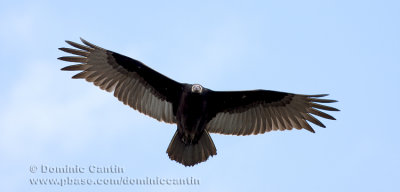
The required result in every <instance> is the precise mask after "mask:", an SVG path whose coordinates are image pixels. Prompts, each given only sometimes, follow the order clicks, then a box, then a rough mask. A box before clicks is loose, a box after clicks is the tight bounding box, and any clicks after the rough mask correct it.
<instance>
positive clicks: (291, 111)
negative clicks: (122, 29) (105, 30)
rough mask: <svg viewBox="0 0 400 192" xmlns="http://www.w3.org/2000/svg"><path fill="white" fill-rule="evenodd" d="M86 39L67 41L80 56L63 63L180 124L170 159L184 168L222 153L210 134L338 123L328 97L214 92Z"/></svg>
mask: <svg viewBox="0 0 400 192" xmlns="http://www.w3.org/2000/svg"><path fill="white" fill-rule="evenodd" d="M81 40H82V42H83V43H84V44H85V45H81V44H78V43H74V42H71V41H67V43H68V44H70V45H72V46H73V47H76V48H78V49H71V48H60V50H62V51H65V52H68V53H72V54H75V55H78V56H67V57H60V58H59V59H61V60H64V61H69V62H78V63H81V64H77V65H71V66H67V67H64V68H62V70H66V71H81V72H80V73H78V74H76V75H74V76H73V78H83V79H86V80H87V81H89V82H93V83H94V84H95V85H96V86H99V87H100V88H101V89H104V90H106V91H109V92H114V96H115V97H117V98H118V99H119V100H120V101H121V102H123V103H124V104H127V105H129V106H130V107H132V108H134V109H136V110H139V111H140V112H142V113H144V114H146V115H149V116H150V117H153V118H155V119H157V120H159V121H164V122H167V123H176V124H177V130H176V132H175V135H174V137H173V138H172V140H171V142H170V144H169V146H168V149H167V153H168V156H169V157H170V159H172V160H175V161H177V162H179V163H182V164H183V165H185V166H193V165H195V164H197V163H200V162H203V161H206V160H207V159H208V158H209V157H210V156H213V155H216V154H217V152H216V148H215V146H214V143H213V141H212V139H211V137H210V135H209V133H220V134H227V135H250V134H253V135H255V134H262V133H265V132H269V131H273V130H291V129H293V128H296V129H306V130H308V131H310V132H314V129H312V128H311V126H310V125H309V124H308V122H312V123H314V124H316V125H318V126H321V127H325V126H324V125H323V124H322V123H321V122H320V121H319V120H318V119H316V118H315V117H314V116H313V115H317V116H320V117H323V118H327V119H333V120H334V118H333V117H332V116H330V115H328V114H326V113H324V112H322V111H319V110H318V109H322V110H328V111H338V110H337V109H336V108H333V107H329V106H325V105H321V104H319V103H332V102H336V101H335V100H329V99H321V97H324V96H326V95H325V94H322V95H299V94H293V93H285V92H278V91H269V90H250V91H213V90H211V89H207V88H204V87H202V86H201V85H198V84H186V83H179V82H176V81H174V80H172V79H170V78H168V77H166V76H164V75H162V74H160V73H158V72H157V71H155V70H153V69H151V68H149V67H147V66H146V65H144V64H143V63H141V62H140V61H137V60H135V59H131V58H129V57H126V56H124V55H121V54H118V53H115V52H112V51H109V50H106V49H103V48H101V47H98V46H96V45H93V44H91V43H89V42H87V41H85V40H83V39H81ZM307 121H308V122H307Z"/></svg>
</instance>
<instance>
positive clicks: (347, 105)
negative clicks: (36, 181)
mask: <svg viewBox="0 0 400 192" xmlns="http://www.w3.org/2000/svg"><path fill="white" fill-rule="evenodd" d="M399 9H400V3H399V1H388V0H381V1H372V0H366V1H344V0H342V1H316V0H314V1H312V0H305V1H291V0H287V1H232V0H230V1H201V2H200V1H126V2H120V1H103V2H102V1H92V2H89V1H88V2H81V1H72V0H71V1H66V2H63V3H60V2H56V1H36V2H33V1H8V2H2V3H1V6H0V26H1V30H0V42H1V44H0V58H2V62H1V66H2V69H1V70H0V82H1V87H2V94H0V158H1V162H2V163H1V164H0V167H1V170H2V172H1V173H0V186H1V187H0V188H1V189H2V190H1V191H50V190H57V191H72V190H77V191H126V190H130V191H161V190H162V191H244V190H248V191H399V190H400V186H399V184H398V180H399V178H400V175H399V171H400V142H399V140H398V135H399V134H400V127H399V125H398V123H397V118H398V115H399V110H398V109H399V108H400V102H399V95H400V86H399V82H400V76H399V71H400V67H399V66H400V65H399V64H400V54H399V53H400V46H399V45H400V36H399V34H400V28H399V27H400V25H399V19H400V12H399ZM79 37H83V38H85V39H86V40H88V41H90V42H92V43H94V44H97V45H99V46H101V47H104V48H107V49H110V50H113V51H116V52H119V53H121V54H124V55H127V56H130V57H133V58H136V59H139V60H141V61H142V62H144V63H146V64H147V65H148V66H150V67H152V68H153V69H156V70H158V71H159V72H161V73H163V74H165V75H167V76H169V77H172V78H173V79H175V80H177V81H180V82H188V83H200V84H202V85H203V86H205V87H207V88H210V89H214V90H243V89H269V90H279V91H287V92H293V93H301V94H319V93H329V94H330V96H329V98H331V99H337V100H339V102H338V103H335V104H333V105H332V106H334V107H337V108H339V109H341V111H340V112H335V113H331V114H332V115H333V116H335V117H336V118H337V121H330V120H323V123H324V124H325V125H326V126H327V128H326V129H322V128H318V127H315V128H316V133H315V134H312V133H309V132H307V131H304V130H301V131H297V130H296V131H284V132H270V133H267V134H264V135H257V136H246V137H236V136H224V135H217V134H212V135H211V137H212V138H213V140H214V143H215V145H216V147H217V153H218V155H217V156H214V157H212V158H211V159H209V160H208V161H207V162H205V163H201V164H199V165H197V166H195V167H192V168H187V167H184V166H182V165H180V164H178V163H176V162H174V161H171V160H169V158H168V156H167V154H166V153H165V151H166V149H167V147H168V144H169V142H170V139H171V138H172V136H173V134H174V132H175V129H176V126H175V125H171V124H164V123H160V122H158V121H156V120H153V119H151V118H149V117H147V116H145V115H142V114H140V113H138V112H137V111H135V110H133V109H131V108H129V107H127V106H125V105H123V104H121V103H120V102H119V101H118V100H117V99H115V98H114V97H113V96H112V94H110V93H107V92H104V91H102V90H100V89H99V88H97V87H95V86H93V85H91V84H89V83H87V82H85V81H83V80H72V79H71V76H72V75H73V73H70V72H62V71H60V70H59V69H60V68H62V67H63V66H65V65H66V63H65V62H62V61H59V60H57V59H56V58H57V57H60V56H63V55H65V54H64V53H62V52H61V51H59V50H58V49H57V48H59V47H64V46H67V45H66V43H65V42H64V40H73V41H79ZM42 165H44V166H52V167H62V166H65V165H68V166H74V165H78V166H81V167H86V168H87V167H88V166H90V165H96V166H110V165H118V166H120V167H123V168H124V170H125V172H124V173H123V174H90V173H84V174H48V173H47V174H46V173H31V172H30V171H29V169H30V167H31V166H38V167H40V166H42ZM121 176H124V177H130V178H145V177H152V178H154V177H163V178H186V177H194V178H197V179H199V180H200V185H197V186H174V185H158V186H137V185H134V186H132V185H127V186H88V185H85V186H76V185H74V186H71V185H70V186H63V187H60V186H49V185H47V186H34V185H31V184H30V181H29V180H30V179H31V178H65V177H77V178H91V179H98V178H110V177H117V178H119V177H121Z"/></svg>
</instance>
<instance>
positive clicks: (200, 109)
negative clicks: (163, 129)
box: [176, 85, 207, 144]
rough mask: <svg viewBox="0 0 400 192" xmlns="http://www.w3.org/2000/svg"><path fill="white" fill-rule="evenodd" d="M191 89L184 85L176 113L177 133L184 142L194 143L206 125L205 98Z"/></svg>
mask: <svg viewBox="0 0 400 192" xmlns="http://www.w3.org/2000/svg"><path fill="white" fill-rule="evenodd" d="M191 89H192V85H185V88H184V91H183V92H182V96H181V97H180V100H179V104H178V108H177V113H176V120H177V125H178V134H179V136H180V137H181V139H182V141H183V142H184V143H185V144H196V143H197V141H198V140H199V137H200V136H201V135H202V134H203V131H204V130H205V128H206V125H207V119H206V117H205V114H207V98H205V94H202V93H193V92H192V91H191Z"/></svg>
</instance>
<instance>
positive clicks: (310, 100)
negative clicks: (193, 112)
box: [206, 90, 338, 135]
mask: <svg viewBox="0 0 400 192" xmlns="http://www.w3.org/2000/svg"><path fill="white" fill-rule="evenodd" d="M323 96H326V95H298V94H292V93H284V92H277V91H267V90H253V91H226V92H221V91H210V93H209V103H208V104H209V107H210V114H211V115H210V118H209V120H210V121H209V123H208V126H207V128H206V129H207V130H208V131H209V132H210V133H221V134H227V135H250V134H260V133H265V132H268V131H271V130H291V129H292V128H296V129H302V128H304V129H306V130H308V131H311V132H314V130H313V129H312V128H311V126H310V125H309V124H308V122H307V121H310V122H312V123H314V124H316V125H318V126H321V127H325V125H324V124H322V123H321V122H320V121H319V120H318V119H316V118H315V117H313V115H317V116H320V117H323V118H327V119H332V120H334V119H335V118H333V117H332V116H330V115H328V114H326V113H324V112H321V111H319V110H318V109H322V110H328V111H338V109H336V108H333V107H329V106H325V105H321V104H319V103H332V102H336V101H335V100H329V99H321V97H323Z"/></svg>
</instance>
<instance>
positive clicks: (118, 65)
mask: <svg viewBox="0 0 400 192" xmlns="http://www.w3.org/2000/svg"><path fill="white" fill-rule="evenodd" d="M81 41H82V42H83V43H84V44H85V45H81V44H78V43H75V42H71V41H66V42H67V43H68V44H70V45H71V46H73V47H75V48H78V49H71V48H60V50H62V51H65V52H67V53H71V54H75V55H76V56H67V57H60V58H59V59H60V60H63V61H69V62H78V63H80V64H76V65H70V66H67V67H64V68H62V69H61V70H64V71H81V72H80V73H78V74H76V75H74V76H73V77H72V78H74V79H79V78H82V79H86V80H87V81H89V82H93V83H94V85H96V86H98V87H100V88H101V89H103V90H106V91H108V92H112V91H114V96H115V97H117V98H118V100H120V101H121V102H123V103H124V104H126V105H129V106H130V107H132V108H134V109H136V110H139V111H140V112H142V113H144V114H146V115H149V116H151V117H153V118H155V119H157V120H159V121H164V122H167V123H175V122H176V118H175V115H174V112H173V105H174V103H177V100H178V95H179V93H180V91H181V90H182V85H181V84H180V83H178V82H176V81H174V80H172V79H170V78H168V77H166V76H164V75H162V74H160V73H158V72H157V71H155V70H153V69H151V68H150V67H147V66H146V65H144V64H143V63H141V62H140V61H138V60H135V59H131V58H129V57H126V56H124V55H121V54H118V53H115V52H112V51H109V50H106V49H103V48H101V47H98V46H96V45H93V44H91V43H89V42H87V41H85V40H84V39H82V38H81Z"/></svg>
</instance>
